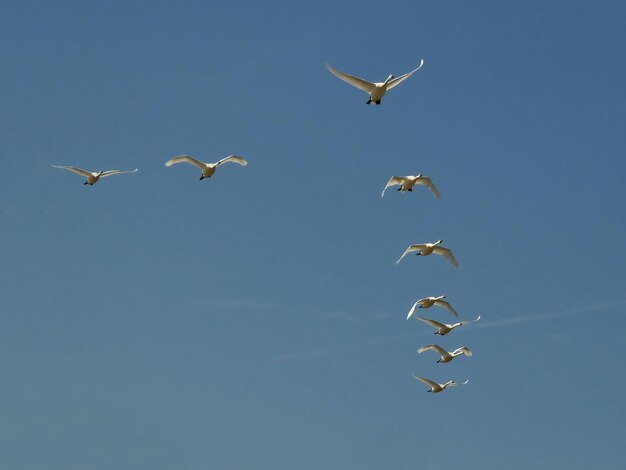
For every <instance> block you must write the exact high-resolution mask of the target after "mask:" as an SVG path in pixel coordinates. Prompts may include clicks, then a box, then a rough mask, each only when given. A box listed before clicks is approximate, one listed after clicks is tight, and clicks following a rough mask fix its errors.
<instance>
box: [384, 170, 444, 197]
mask: <svg viewBox="0 0 626 470" xmlns="http://www.w3.org/2000/svg"><path fill="white" fill-rule="evenodd" d="M416 184H421V185H422V186H426V187H427V188H428V189H430V192H431V193H433V196H435V198H436V199H439V198H440V197H441V194H439V191H437V188H436V187H435V185H434V183H433V182H432V180H431V179H430V178H429V177H428V176H424V175H422V174H421V173H420V174H419V175H416V176H413V175H409V176H392V177H391V179H390V180H389V181H388V182H387V186H385V189H383V192H382V193H380V197H383V196H384V195H385V191H386V190H387V188H389V187H390V186H396V185H400V187H399V188H398V189H397V190H398V191H402V192H404V191H413V186H415V185H416Z"/></svg>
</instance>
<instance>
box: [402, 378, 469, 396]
mask: <svg viewBox="0 0 626 470" xmlns="http://www.w3.org/2000/svg"><path fill="white" fill-rule="evenodd" d="M413 377H414V378H416V379H417V380H419V381H420V382H423V383H425V384H426V385H428V386H429V387H430V390H426V391H427V392H433V393H439V392H443V391H444V389H445V388H446V387H456V386H457V385H465V384H466V383H468V382H469V380H466V381H465V382H461V383H460V384H459V383H456V382H455V381H454V380H449V381H448V382H446V383H445V384H438V383H437V382H433V381H432V380H428V379H424V378H422V377H418V376H417V375H415V374H413Z"/></svg>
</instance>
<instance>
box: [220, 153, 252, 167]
mask: <svg viewBox="0 0 626 470" xmlns="http://www.w3.org/2000/svg"><path fill="white" fill-rule="evenodd" d="M226 162H234V163H239V164H240V165H241V166H246V165H247V164H248V162H247V161H245V160H244V159H243V158H241V157H238V156H237V155H229V156H228V157H224V158H222V159H221V160H220V161H219V162H217V163H216V164H215V166H220V165H221V164H222V163H226Z"/></svg>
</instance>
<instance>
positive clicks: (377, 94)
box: [326, 59, 424, 104]
mask: <svg viewBox="0 0 626 470" xmlns="http://www.w3.org/2000/svg"><path fill="white" fill-rule="evenodd" d="M422 65H424V59H421V60H420V64H419V65H418V66H417V68H416V69H415V70H412V71H411V72H408V73H405V74H404V75H400V76H399V77H397V78H394V76H393V75H389V76H388V77H387V79H386V80H385V81H384V82H382V83H380V82H377V83H372V82H368V81H367V80H363V79H362V78H359V77H355V76H354V75H349V74H347V73H343V72H340V71H339V70H336V69H334V68H332V67H331V66H330V65H329V64H326V68H327V69H328V71H329V72H330V73H332V74H333V75H334V76H335V77H337V78H339V79H340V80H343V81H344V82H346V83H348V84H350V85H352V86H353V87H356V88H358V89H359V90H363V91H364V92H365V93H367V94H368V95H370V97H369V99H368V100H367V103H366V104H370V103H372V102H374V103H376V104H380V100H381V99H382V97H383V96H384V95H385V93H386V92H387V90H391V89H392V88H393V87H395V86H398V85H399V84H400V83H402V82H403V81H404V80H406V79H407V78H409V77H410V76H411V75H413V74H414V73H415V72H417V71H418V70H419V69H420V68H421V67H422Z"/></svg>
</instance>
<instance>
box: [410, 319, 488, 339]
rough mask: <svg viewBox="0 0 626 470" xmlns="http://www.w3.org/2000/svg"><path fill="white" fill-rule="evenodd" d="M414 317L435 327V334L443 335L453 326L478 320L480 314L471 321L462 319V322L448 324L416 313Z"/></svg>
mask: <svg viewBox="0 0 626 470" xmlns="http://www.w3.org/2000/svg"><path fill="white" fill-rule="evenodd" d="M415 318H417V319H418V320H420V321H422V322H424V323H426V324H427V325H430V326H432V327H433V328H434V329H436V330H437V331H435V334H436V335H441V336H443V335H445V334H448V333H450V332H451V331H452V330H454V329H455V328H458V327H459V326H463V325H467V324H468V323H474V322H477V321H478V320H480V315H478V318H476V320H471V321H462V322H458V323H453V324H452V325H450V324H448V323H439V322H438V321H435V320H429V319H428V318H422V317H419V316H417V315H415Z"/></svg>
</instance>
